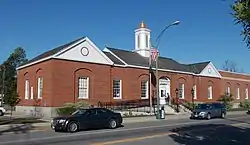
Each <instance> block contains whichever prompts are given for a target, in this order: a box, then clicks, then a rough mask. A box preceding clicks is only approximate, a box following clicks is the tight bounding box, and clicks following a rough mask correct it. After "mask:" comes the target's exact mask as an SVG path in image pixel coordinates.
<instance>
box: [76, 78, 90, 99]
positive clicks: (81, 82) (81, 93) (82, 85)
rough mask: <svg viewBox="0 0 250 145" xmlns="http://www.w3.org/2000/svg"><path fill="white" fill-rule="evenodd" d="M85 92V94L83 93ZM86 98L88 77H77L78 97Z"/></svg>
mask: <svg viewBox="0 0 250 145" xmlns="http://www.w3.org/2000/svg"><path fill="white" fill-rule="evenodd" d="M85 83H86V84H85ZM85 92H86V94H85V95H84V93H85ZM88 98H89V77H79V78H78V99H88Z"/></svg>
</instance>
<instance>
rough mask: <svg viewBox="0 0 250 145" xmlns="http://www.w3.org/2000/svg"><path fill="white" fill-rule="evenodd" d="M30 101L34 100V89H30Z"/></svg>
mask: <svg viewBox="0 0 250 145" xmlns="http://www.w3.org/2000/svg"><path fill="white" fill-rule="evenodd" d="M30 99H34V88H33V87H30Z"/></svg>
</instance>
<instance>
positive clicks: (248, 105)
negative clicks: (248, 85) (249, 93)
mask: <svg viewBox="0 0 250 145" xmlns="http://www.w3.org/2000/svg"><path fill="white" fill-rule="evenodd" d="M239 107H241V108H246V109H248V108H250V102H249V101H247V100H244V101H243V102H240V105H239Z"/></svg>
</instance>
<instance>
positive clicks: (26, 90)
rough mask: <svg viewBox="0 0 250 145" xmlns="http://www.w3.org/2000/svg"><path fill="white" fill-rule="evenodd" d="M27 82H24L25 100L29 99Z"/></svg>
mask: <svg viewBox="0 0 250 145" xmlns="http://www.w3.org/2000/svg"><path fill="white" fill-rule="evenodd" d="M29 87H30V86H29V80H25V99H26V100H27V99H29Z"/></svg>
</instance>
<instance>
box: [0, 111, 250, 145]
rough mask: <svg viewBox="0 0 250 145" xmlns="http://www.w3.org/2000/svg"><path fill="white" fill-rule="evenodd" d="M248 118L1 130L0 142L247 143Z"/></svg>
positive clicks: (56, 144) (104, 144)
mask: <svg viewBox="0 0 250 145" xmlns="http://www.w3.org/2000/svg"><path fill="white" fill-rule="evenodd" d="M249 122H250V116H249V115H233V116H228V117H227V118H226V119H212V120H189V119H180V120H162V121H155V122H145V123H133V124H124V127H121V128H118V129H115V130H109V129H102V130H90V131H82V132H78V133H74V134H70V133H55V132H53V131H51V130H46V131H38V132H26V133H19V134H8V135H7V134H2V135H0V145H1V144H18V145H22V144H23V145H29V144H32V145H75V144H84V145H130V144H137V145H152V144H157V145H168V144H169V145H183V144H185V145H200V144H203V145H211V144H213V145H234V144H235V145H238V144H239V145H249V142H250V138H249V134H250V124H249Z"/></svg>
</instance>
